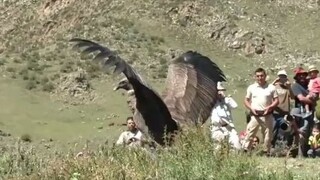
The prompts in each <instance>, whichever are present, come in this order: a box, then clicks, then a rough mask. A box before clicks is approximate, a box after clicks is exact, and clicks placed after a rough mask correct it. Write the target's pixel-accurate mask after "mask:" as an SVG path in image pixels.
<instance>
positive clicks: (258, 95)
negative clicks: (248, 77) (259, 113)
mask: <svg viewBox="0 0 320 180" xmlns="http://www.w3.org/2000/svg"><path fill="white" fill-rule="evenodd" d="M277 97H278V93H277V91H276V87H275V86H274V85H272V84H268V83H266V84H265V85H264V86H260V85H259V84H258V83H254V84H251V85H250V86H249V87H248V88H247V94H246V98H249V99H251V107H252V108H254V109H256V110H265V108H266V107H267V106H269V105H271V104H272V100H273V98H277Z"/></svg>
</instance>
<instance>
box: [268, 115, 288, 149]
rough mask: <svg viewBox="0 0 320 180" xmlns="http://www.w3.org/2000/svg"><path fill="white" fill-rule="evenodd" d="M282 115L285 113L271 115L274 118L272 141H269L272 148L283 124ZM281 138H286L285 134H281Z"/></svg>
mask: <svg viewBox="0 0 320 180" xmlns="http://www.w3.org/2000/svg"><path fill="white" fill-rule="evenodd" d="M284 116H285V115H282V114H273V117H274V120H275V126H274V128H273V138H272V141H271V145H272V147H273V148H274V147H275V145H276V142H277V140H278V136H279V132H280V129H281V127H282V126H283V125H285V120H284ZM283 138H284V139H285V138H286V136H285V134H283Z"/></svg>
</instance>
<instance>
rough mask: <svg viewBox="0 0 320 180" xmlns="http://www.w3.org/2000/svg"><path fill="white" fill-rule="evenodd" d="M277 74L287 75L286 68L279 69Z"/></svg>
mask: <svg viewBox="0 0 320 180" xmlns="http://www.w3.org/2000/svg"><path fill="white" fill-rule="evenodd" d="M277 75H278V76H279V75H285V76H288V74H287V72H286V70H280V71H279V72H278V74H277Z"/></svg>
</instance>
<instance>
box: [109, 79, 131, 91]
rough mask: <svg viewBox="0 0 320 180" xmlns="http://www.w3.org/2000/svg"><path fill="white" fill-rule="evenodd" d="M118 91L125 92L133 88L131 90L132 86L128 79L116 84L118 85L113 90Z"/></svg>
mask: <svg viewBox="0 0 320 180" xmlns="http://www.w3.org/2000/svg"><path fill="white" fill-rule="evenodd" d="M118 89H124V90H126V91H129V90H132V89H133V88H132V85H131V84H130V83H129V81H128V79H127V78H124V79H121V80H120V81H119V82H118V85H117V86H115V87H114V88H113V90H114V91H117V90H118Z"/></svg>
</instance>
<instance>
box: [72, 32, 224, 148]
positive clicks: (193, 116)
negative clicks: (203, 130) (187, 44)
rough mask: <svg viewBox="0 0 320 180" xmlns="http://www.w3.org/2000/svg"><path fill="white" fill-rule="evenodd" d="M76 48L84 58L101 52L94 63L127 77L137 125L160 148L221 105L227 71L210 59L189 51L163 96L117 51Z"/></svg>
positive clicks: (82, 42) (84, 43)
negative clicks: (221, 86) (220, 90)
mask: <svg viewBox="0 0 320 180" xmlns="http://www.w3.org/2000/svg"><path fill="white" fill-rule="evenodd" d="M70 41H71V42H74V43H75V45H74V48H84V49H83V50H82V54H89V53H93V52H96V51H98V54H97V55H96V56H95V57H94V59H93V60H94V61H97V62H100V63H101V64H102V66H103V67H104V68H110V67H115V69H114V73H115V74H120V73H123V74H124V75H125V76H126V78H127V80H128V82H129V84H130V86H131V87H132V89H133V91H134V95H135V98H136V100H135V101H136V102H135V106H136V107H135V108H136V111H135V112H134V121H135V122H136V124H137V127H138V128H139V129H140V130H141V131H142V132H143V133H145V134H148V135H150V137H151V138H152V139H153V140H154V141H155V142H157V143H158V144H160V145H165V144H166V143H167V141H170V140H172V139H170V138H171V137H172V134H174V133H175V132H176V131H178V130H179V128H181V127H182V126H196V125H202V124H203V123H205V121H206V120H207V119H208V118H209V116H210V113H211V110H212V108H213V107H214V105H215V103H216V101H217V82H219V81H220V82H221V81H226V78H225V75H224V73H223V71H222V70H221V69H220V68H219V67H218V66H217V64H216V63H214V62H212V61H211V60H210V59H209V58H208V57H206V56H204V55H202V54H200V53H198V52H195V51H187V52H185V53H183V54H182V55H180V56H179V57H177V58H175V59H174V60H173V61H172V62H171V63H170V65H169V67H168V75H167V79H166V83H165V90H164V92H163V93H162V95H159V94H158V93H157V92H156V91H155V90H153V89H152V88H151V87H150V86H149V85H148V84H147V83H146V82H145V80H144V79H143V78H142V77H141V76H140V75H139V73H138V72H136V70H135V69H134V68H133V67H132V66H131V65H129V64H128V63H127V62H126V61H125V60H124V59H122V58H121V57H120V56H119V55H118V54H117V53H116V52H115V51H112V50H110V49H109V48H107V47H105V46H102V45H100V44H98V43H96V42H93V41H90V40H86V39H80V38H73V39H71V40H70Z"/></svg>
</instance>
